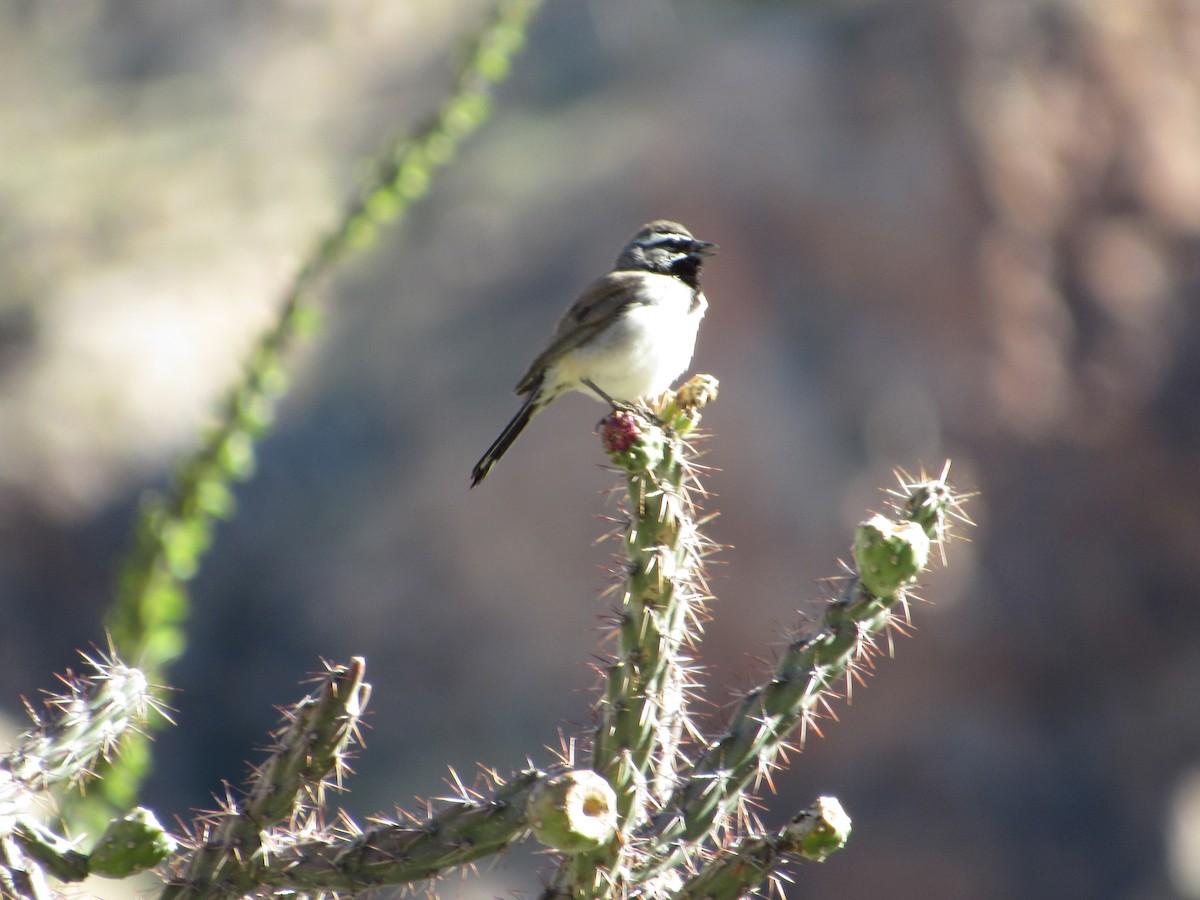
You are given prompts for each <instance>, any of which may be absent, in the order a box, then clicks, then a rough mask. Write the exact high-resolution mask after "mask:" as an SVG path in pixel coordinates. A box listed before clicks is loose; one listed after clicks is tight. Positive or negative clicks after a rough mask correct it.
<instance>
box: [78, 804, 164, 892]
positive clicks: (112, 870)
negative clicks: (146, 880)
mask: <svg viewBox="0 0 1200 900" xmlns="http://www.w3.org/2000/svg"><path fill="white" fill-rule="evenodd" d="M173 852H175V839H174V838H172V837H171V836H170V835H169V834H167V832H166V831H164V830H163V827H162V826H161V825H159V824H158V819H156V818H155V817H154V813H152V812H150V810H148V809H143V808H142V807H140V806H139V807H138V808H137V809H134V810H132V811H131V812H128V813H126V814H125V815H124V816H121V818H119V819H113V820H112V821H111V822H109V823H108V828H106V829H105V830H104V834H103V836H101V838H100V843H98V844H97V845H96V848H95V849H94V850H93V851H92V852H91V855H90V856H89V857H88V868H89V870H90V871H91V872H92V873H93V874H95V875H103V876H105V877H106V878H124V877H126V876H127V875H131V874H133V873H134V872H140V871H142V870H143V869H149V868H150V867H151V866H156V865H158V864H159V863H160V862H162V861H163V860H164V859H166V858H167V857H168V856H169V855H170V854H172V853H173Z"/></svg>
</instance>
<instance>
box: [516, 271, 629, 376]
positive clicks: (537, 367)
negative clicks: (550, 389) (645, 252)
mask: <svg viewBox="0 0 1200 900" xmlns="http://www.w3.org/2000/svg"><path fill="white" fill-rule="evenodd" d="M643 277H644V273H641V272H609V273H608V274H607V275H605V276H603V277H602V278H598V279H596V280H595V281H594V282H592V284H591V286H590V287H588V289H587V290H586V291H584V292H583V294H581V295H580V297H579V299H578V300H576V301H575V303H574V304H573V305H572V306H571V308H570V309H568V310H567V311H566V312H565V313H564V314H563V317H562V318H561V319H559V320H558V325H557V327H555V329H554V335H553V336H552V337H551V338H550V343H549V344H548V345H547V347H546V349H545V350H543V351H542V352H541V353H540V354H538V358H537V359H535V360H534V361H533V363H532V364H531V365H530V366H529V371H528V372H526V373H525V377H524V378H522V379H521V380H520V381H519V382H517V388H516V392H517V393H518V394H527V393H529V392H530V391H532V390H534V389H536V388H537V385H538V383H539V381H540V379H541V377H542V373H543V372H544V370H545V369H546V367H547V366H548V365H550V364H551V363H552V362H554V361H555V360H556V359H558V358H560V357H561V356H562V355H563V354H564V353H567V352H568V351H570V350H574V349H575V348H576V347H578V346H579V345H580V344H584V343H586V342H587V341H589V340H590V339H591V338H592V336H593V335H595V334H596V332H598V331H600V330H601V329H602V328H603V327H604V326H605V325H607V324H608V323H609V322H610V321H612V319H613V317H614V316H615V315H616V314H617V313H618V312H619V311H620V310H622V309H624V308H625V307H627V306H631V305H633V304H636V303H641V302H643V301H642V299H641V298H642V291H641V286H642V285H641V281H642V278H643Z"/></svg>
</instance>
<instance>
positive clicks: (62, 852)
mask: <svg viewBox="0 0 1200 900" xmlns="http://www.w3.org/2000/svg"><path fill="white" fill-rule="evenodd" d="M0 840H15V841H16V842H17V843H18V844H19V845H20V846H21V849H22V850H23V851H24V852H25V856H26V857H27V858H28V859H29V860H30V861H32V862H36V863H37V864H38V865H39V866H40V867H41V868H42V869H44V870H45V872H46V873H47V874H49V875H51V876H53V877H54V878H57V879H58V880H59V881H64V882H75V881H83V879H85V878H87V877H88V857H87V854H86V853H81V852H79V850H77V849H76V843H77V842H75V841H68V840H67V839H66V838H63V837H61V836H59V835H57V834H55V833H54V832H53V831H51V830H50V829H49V828H47V827H45V826H44V825H42V824H41V823H39V822H37V821H35V820H32V819H22V820H21V821H19V822H16V823H15V827H13V829H12V837H11V838H0ZM0 865H2V863H0ZM3 896H6V895H5V894H4V891H3V889H0V897H3Z"/></svg>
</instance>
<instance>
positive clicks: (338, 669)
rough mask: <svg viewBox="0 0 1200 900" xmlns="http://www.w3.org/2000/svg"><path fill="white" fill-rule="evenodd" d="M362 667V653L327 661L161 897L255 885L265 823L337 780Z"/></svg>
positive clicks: (361, 686) (357, 704)
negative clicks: (242, 790) (318, 680)
mask: <svg viewBox="0 0 1200 900" xmlns="http://www.w3.org/2000/svg"><path fill="white" fill-rule="evenodd" d="M365 670H366V663H365V662H364V660H363V659H362V658H361V657H355V658H354V659H352V660H351V662H350V664H349V665H348V666H334V667H331V668H330V669H329V671H328V673H327V675H326V677H325V679H324V681H323V682H322V684H321V687H320V688H319V689H318V690H317V691H316V692H315V693H314V694H312V695H310V696H308V697H305V698H304V699H303V700H301V701H300V702H299V703H298V704H296V705H295V706H294V707H292V708H291V709H289V710H287V711H286V712H285V720H284V723H283V725H282V726H281V727H280V729H279V730H278V731H277V732H276V733H275V735H274V738H275V744H274V747H273V748H272V752H271V755H270V757H269V758H268V759H267V761H266V762H265V763H264V764H263V765H262V766H260V767H258V769H256V770H255V772H254V774H253V776H252V777H251V780H250V785H249V788H248V790H247V791H246V794H245V796H244V797H243V798H240V799H231V800H230V801H229V802H228V804H227V806H226V808H225V809H223V810H221V811H219V812H216V813H213V814H212V815H211V816H210V818H209V823H208V826H207V832H206V833H205V834H203V835H202V839H201V841H200V844H199V846H198V847H196V849H195V851H194V852H193V853H192V855H191V858H190V860H189V862H188V864H187V867H186V868H185V869H184V870H183V871H182V872H179V873H176V874H174V875H173V876H172V878H171V883H170V884H169V885H168V886H167V888H166V890H165V891H164V892H163V897H164V900H165V898H174V897H189V896H200V895H203V894H205V893H208V892H210V891H215V892H217V893H220V892H221V891H224V890H228V889H234V888H236V889H238V890H242V891H244V890H246V889H248V887H249V886H251V885H252V884H253V883H255V881H254V879H255V877H256V876H255V875H254V872H255V871H256V869H258V868H261V867H262V866H264V865H266V864H267V862H266V857H268V856H270V854H264V853H263V847H264V843H265V841H266V837H267V831H268V829H270V828H272V827H273V826H275V825H276V824H278V823H280V822H283V821H284V820H285V819H289V818H292V817H293V816H294V815H295V814H297V813H298V812H300V811H302V810H303V809H304V806H305V803H306V802H307V801H308V800H309V799H311V800H312V801H314V802H315V803H317V804H319V803H320V802H321V800H322V798H323V795H324V791H325V788H326V785H327V779H332V780H333V781H334V782H335V783H338V784H340V782H341V774H342V772H341V769H342V766H343V763H344V755H345V752H346V750H347V748H348V746H349V745H350V743H351V742H352V741H353V740H355V739H356V737H357V734H358V724H359V720H360V717H361V716H362V714H363V712H364V710H365V707H366V704H367V700H368V698H369V697H370V685H368V684H367V683H366V682H365V681H363V675H364V674H365Z"/></svg>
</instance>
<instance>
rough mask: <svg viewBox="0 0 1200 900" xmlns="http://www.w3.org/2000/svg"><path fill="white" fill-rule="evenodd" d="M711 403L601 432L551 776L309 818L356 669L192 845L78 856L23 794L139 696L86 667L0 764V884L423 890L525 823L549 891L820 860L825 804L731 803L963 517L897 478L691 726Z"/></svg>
mask: <svg viewBox="0 0 1200 900" xmlns="http://www.w3.org/2000/svg"><path fill="white" fill-rule="evenodd" d="M715 396H716V382H715V381H713V380H712V379H711V378H706V377H701V378H698V379H693V381H691V382H689V383H688V384H687V385H685V386H684V387H683V388H682V389H681V390H680V391H679V393H678V394H671V395H668V397H667V398H665V399H664V401H663V402H662V403H661V404H659V405H658V406H657V407H656V408H655V410H654V411H653V413H649V412H647V414H645V415H639V414H638V413H637V412H634V411H621V412H617V413H614V414H613V416H612V417H611V418H610V419H609V420H608V421H607V423H606V427H605V429H604V438H603V439H604V445H605V447H606V449H607V450H608V452H609V453H610V456H611V458H612V460H613V461H614V463H615V464H616V465H617V467H618V469H619V470H620V471H621V472H622V474H623V477H624V480H625V483H626V488H627V500H626V503H625V506H624V508H625V512H626V519H625V521H624V522H623V523H622V525H621V527H620V539H621V544H622V553H621V561H620V567H619V571H620V573H621V578H620V581H619V584H618V585H617V588H618V597H619V600H618V603H617V609H616V611H615V615H614V617H613V625H612V632H613V638H614V645H615V649H614V652H613V654H612V656H611V658H610V659H609V660H608V662H607V664H606V665H605V666H604V670H603V673H602V674H603V678H604V686H603V690H602V692H601V694H600V699H599V701H598V703H597V707H596V711H595V718H596V722H595V726H594V728H593V729H592V730H591V732H590V733H589V734H587V735H584V736H582V737H581V738H579V739H576V740H574V741H570V742H568V745H567V746H568V747H569V748H571V749H570V751H569V752H564V753H563V754H562V755H561V756H560V758H559V759H558V760H556V761H555V764H554V765H552V766H550V767H548V768H547V769H545V770H542V769H538V768H534V767H532V766H531V767H530V768H528V769H526V770H524V771H522V772H518V773H516V774H515V775H513V776H512V777H510V778H508V779H504V778H501V777H500V776H499V775H497V774H496V773H494V772H485V775H484V777H483V779H482V782H481V783H480V784H478V785H477V786H475V787H468V786H466V785H465V784H464V783H463V782H462V781H461V780H460V779H458V777H457V776H454V778H453V781H452V786H453V788H454V792H453V795H452V796H450V797H448V798H443V799H442V800H440V801H436V802H434V803H431V804H430V805H429V808H428V810H427V811H426V813H425V814H424V815H421V816H415V815H414V816H407V817H405V818H404V819H403V820H402V821H399V820H388V819H382V818H380V819H376V820H374V822H373V823H372V824H371V825H370V827H366V828H363V827H359V826H357V825H355V824H354V823H353V822H352V821H351V820H350V819H349V818H348V817H347V816H345V815H344V814H337V815H329V814H328V812H327V810H326V809H325V803H326V800H327V796H326V795H327V793H328V791H329V789H330V788H331V787H335V788H341V786H342V776H343V772H344V768H345V761H346V759H347V757H348V755H349V753H350V752H351V750H352V748H353V745H354V743H355V740H356V737H357V733H358V726H359V722H360V719H361V716H362V713H363V710H364V708H365V706H366V703H367V700H368V698H369V696H370V687H369V685H368V684H367V683H366V681H365V680H364V675H365V662H364V660H362V659H358V658H356V659H354V660H352V661H351V662H350V664H349V665H346V666H335V665H328V666H327V667H326V671H325V672H324V673H322V675H321V676H320V679H319V681H320V683H319V685H318V686H317V688H316V689H315V690H314V692H313V693H312V694H311V695H310V696H308V697H305V698H304V699H302V700H301V701H300V702H299V703H297V704H296V705H295V706H293V707H291V708H290V709H287V710H286V711H285V713H284V720H283V722H282V723H281V725H280V727H279V728H278V730H277V731H276V732H275V734H274V735H273V743H272V747H271V749H270V752H269V755H268V757H267V759H266V761H265V762H263V763H262V764H261V765H259V766H258V767H257V768H255V769H254V770H253V771H252V773H251V775H250V777H249V779H248V783H247V785H246V787H245V788H244V789H243V790H241V791H237V792H235V791H233V790H229V791H227V796H226V799H225V800H224V802H223V803H222V804H221V808H220V809H219V810H217V811H215V812H212V813H210V814H207V815H205V816H202V817H201V818H200V819H199V820H198V821H197V823H196V825H195V827H194V829H193V833H192V834H191V835H189V836H186V837H182V838H180V839H179V840H178V841H176V839H175V838H173V837H172V836H170V835H168V834H166V832H164V830H163V829H162V828H161V826H159V824H158V822H157V820H156V819H155V818H154V816H153V814H152V813H150V812H149V811H146V810H135V811H133V812H132V813H130V814H127V815H125V816H121V817H118V818H117V819H114V820H113V821H112V822H111V823H110V824H109V826H108V828H107V829H106V830H105V833H104V834H103V836H102V837H101V838H100V840H99V841H98V842H96V843H95V844H94V845H93V846H92V848H91V849H90V851H85V850H84V849H82V843H83V842H82V841H80V842H70V841H67V840H65V839H64V838H63V837H60V836H59V835H57V834H55V833H54V832H53V831H51V830H50V829H49V828H48V827H46V826H45V825H43V824H41V822H40V821H39V820H38V819H37V817H36V816H35V815H34V812H35V810H36V808H37V806H38V803H37V798H38V797H39V796H41V795H44V794H45V793H46V791H47V789H48V788H50V787H51V786H54V785H63V784H67V785H69V784H73V783H74V782H76V781H78V780H80V779H83V778H85V777H87V775H88V772H89V770H90V768H91V767H92V766H93V765H94V764H95V763H96V761H97V760H99V759H102V758H104V757H105V756H106V755H107V754H109V753H111V752H112V751H113V749H114V748H115V747H116V745H117V743H118V742H119V740H120V739H121V737H122V736H123V735H126V734H128V733H129V732H131V731H134V730H136V729H137V728H138V727H140V723H141V722H143V721H145V717H146V714H147V712H148V711H149V710H151V709H153V708H154V701H153V700H152V698H151V692H150V690H149V688H148V686H147V683H146V678H145V676H144V675H142V674H141V673H140V672H138V671H137V670H135V669H130V668H128V667H126V666H124V665H122V664H121V663H119V662H117V661H116V660H114V659H101V660H99V661H90V660H89V663H90V664H91V665H92V667H93V669H94V671H93V672H92V673H91V674H89V675H87V676H85V677H83V678H78V679H66V683H67V685H68V690H67V691H66V692H65V693H64V694H62V695H61V696H57V697H53V698H51V699H50V701H49V702H48V703H47V709H48V712H47V713H46V714H45V715H42V716H37V717H35V720H36V722H37V725H38V727H37V728H36V729H34V730H33V731H31V732H29V734H27V735H26V736H25V737H24V738H22V740H21V741H20V744H19V746H18V748H17V749H16V750H15V751H14V752H13V753H12V754H10V756H9V757H8V758H6V759H4V760H3V761H0V897H21V898H24V897H29V898H39V900H40V898H42V897H47V896H49V895H50V894H49V890H48V887H47V877H48V876H49V877H53V878H56V879H59V880H62V881H78V880H81V879H82V878H84V877H86V876H87V875H88V874H89V873H90V874H101V875H105V876H108V877H115V878H119V877H124V876H126V875H129V874H131V873H133V872H135V871H140V870H141V869H144V868H147V867H151V866H155V865H158V864H159V863H161V866H160V870H161V871H162V873H163V875H164V878H165V880H166V886H165V888H164V890H163V894H162V896H163V897H164V898H170V900H182V898H199V897H237V896H251V895H253V896H283V895H288V896H295V895H297V894H301V895H311V896H317V895H320V896H342V895H350V894H356V893H359V892H361V891H363V890H365V889H366V888H368V887H372V886H376V885H406V884H415V883H419V882H427V881H430V880H432V879H435V878H436V877H437V876H439V875H441V874H442V873H444V872H446V871H448V870H450V869H454V868H456V867H459V866H463V865H467V864H470V863H472V862H474V861H476V860H479V859H482V858H484V857H486V856H489V855H491V854H495V853H498V852H500V851H502V850H504V849H505V848H506V847H508V846H509V845H510V844H512V843H513V842H515V841H517V840H519V839H521V838H522V837H524V836H526V835H529V834H532V835H533V836H534V838H535V839H536V840H538V841H539V842H541V843H542V844H544V845H545V846H547V847H549V848H551V849H552V850H554V851H557V853H558V854H559V862H558V865H557V868H556V869H555V871H554V872H553V874H552V875H551V877H550V878H549V879H548V882H547V887H546V890H545V892H544V896H545V898H547V900H549V898H560V897H561V898H578V900H585V898H586V900H591V898H615V897H633V896H644V897H659V896H661V897H666V896H671V897H685V898H726V897H727V898H734V897H739V896H743V895H745V894H747V893H753V892H755V891H756V890H758V889H759V888H761V887H762V886H764V885H765V884H769V883H772V882H774V881H776V880H778V879H779V878H781V877H782V875H783V872H784V870H785V868H786V866H787V865H788V864H789V862H791V861H794V860H800V859H808V860H823V859H825V858H826V857H827V856H829V855H830V854H831V853H833V852H835V851H836V850H837V849H839V848H840V847H841V846H842V845H843V844H844V843H845V842H846V840H847V838H848V836H849V833H850V822H849V819H848V818H847V817H846V815H845V813H844V812H843V811H842V809H841V807H840V805H839V804H838V802H837V800H836V799H835V798H832V797H821V798H818V799H817V800H816V801H815V803H814V804H813V805H812V806H811V807H810V808H809V809H806V810H804V811H802V812H800V813H798V814H797V815H796V817H795V818H794V819H793V820H792V822H790V823H789V824H788V825H786V826H785V827H783V828H782V829H779V830H778V831H775V832H765V831H763V830H762V828H761V827H760V826H759V825H758V824H757V822H756V820H755V818H754V817H753V816H752V815H750V814H749V813H748V812H747V810H748V808H749V805H750V803H751V801H752V800H753V799H754V797H753V793H754V792H755V790H756V789H757V788H758V786H759V784H760V782H761V781H763V780H764V777H765V776H766V775H767V774H768V773H769V772H770V771H771V770H772V769H773V768H775V767H777V766H778V764H779V763H778V759H779V756H780V754H781V752H782V751H783V750H784V749H786V747H787V746H788V745H789V742H790V743H796V742H802V741H803V740H804V737H805V735H806V733H807V730H808V729H809V728H810V727H812V722H813V719H814V717H816V716H817V715H818V713H819V710H820V709H821V708H822V707H823V706H827V705H828V703H829V698H830V696H831V694H832V693H833V692H835V690H836V689H837V687H838V686H840V685H841V684H842V683H843V682H844V681H848V680H849V679H852V678H854V677H855V670H856V669H857V668H858V667H859V666H861V665H863V664H864V663H865V662H867V661H868V660H869V659H870V657H871V655H872V654H873V653H875V652H876V647H877V642H878V639H879V638H880V636H882V635H886V634H887V633H888V632H889V630H890V629H892V628H894V627H898V623H897V617H899V618H900V619H901V620H902V621H903V620H906V618H907V615H908V610H907V597H908V594H907V592H908V591H909V590H910V589H911V586H912V584H913V583H914V581H915V579H916V577H917V575H918V574H919V573H920V571H921V570H922V569H923V568H924V567H925V566H926V564H927V563H928V560H929V557H930V552H931V549H932V548H934V547H937V548H940V549H943V550H944V544H945V541H946V537H947V529H948V526H949V524H950V522H951V520H953V519H955V518H957V519H960V520H962V521H965V517H963V515H962V513H961V510H960V502H961V498H960V497H959V496H957V495H956V494H954V493H953V492H952V491H951V490H950V488H949V487H948V486H947V484H946V481H945V475H946V472H945V471H943V472H942V474H941V476H940V477H933V478H931V477H926V476H924V475H922V476H921V477H918V478H916V479H912V478H907V477H906V478H904V479H902V481H901V485H900V487H899V489H898V490H896V491H894V492H893V496H892V498H891V510H890V514H889V515H887V516H884V515H876V516H874V517H872V518H871V519H869V520H867V521H865V522H863V523H862V524H861V525H860V526H859V527H858V529H857V532H856V535H855V539H854V544H853V559H854V565H853V567H847V570H846V572H845V573H844V575H843V577H842V578H841V579H840V582H839V585H838V591H837V596H836V597H835V598H833V599H832V600H831V601H830V602H829V603H828V604H827V606H826V607H825V610H824V612H823V614H822V616H821V617H820V620H819V621H818V623H817V624H816V627H815V628H814V629H813V630H812V631H810V632H809V633H806V634H804V635H801V636H799V637H796V638H795V639H794V640H792V641H791V642H790V643H789V644H788V646H787V647H786V649H785V650H784V651H783V652H782V653H781V654H780V656H779V659H778V660H777V662H776V664H775V666H774V669H773V671H772V672H770V673H769V674H768V675H767V676H766V677H765V678H764V680H763V681H762V683H761V684H760V685H759V686H758V687H755V688H754V689H752V690H751V691H749V692H747V693H746V694H745V695H744V696H743V697H742V699H741V701H740V702H739V703H738V704H737V705H736V707H735V708H734V709H733V710H732V713H731V714H730V716H729V718H728V721H727V722H726V723H725V725H724V727H723V729H721V730H720V731H719V732H718V733H716V734H712V735H706V734H704V733H703V732H702V730H701V729H700V728H699V726H698V725H697V724H695V723H694V722H693V721H692V720H691V719H690V718H689V713H688V706H689V700H690V699H691V698H692V697H693V695H695V694H696V693H698V692H699V690H700V685H699V684H698V683H696V682H697V673H696V672H695V671H694V670H693V669H692V668H691V667H690V655H691V653H692V652H693V651H694V649H695V646H696V644H697V643H698V642H699V640H700V638H701V627H700V626H701V623H702V622H703V621H704V620H705V611H704V606H705V603H706V601H707V599H708V593H707V589H706V587H705V583H704V578H703V562H704V558H705V556H706V555H707V554H708V553H709V552H710V551H711V546H710V545H709V544H708V543H706V541H705V539H704V538H703V537H702V535H701V532H700V529H699V526H698V524H697V521H696V510H695V506H694V501H693V499H692V494H693V493H694V487H695V473H694V470H693V469H694V465H693V463H692V462H691V451H690V448H689V447H688V445H687V444H686V442H685V439H686V438H688V437H689V436H690V435H691V434H692V433H693V432H694V429H695V427H696V425H697V424H698V422H699V418H700V411H701V409H702V408H703V406H704V405H705V404H706V403H707V402H709V401H710V400H711V399H712V398H713V397H715ZM577 747H578V748H582V751H583V752H576V750H575V748H577ZM585 753H586V759H584V758H583V757H584V755H585ZM327 821H328V822H333V823H334V824H332V825H327V824H326V822H327Z"/></svg>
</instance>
